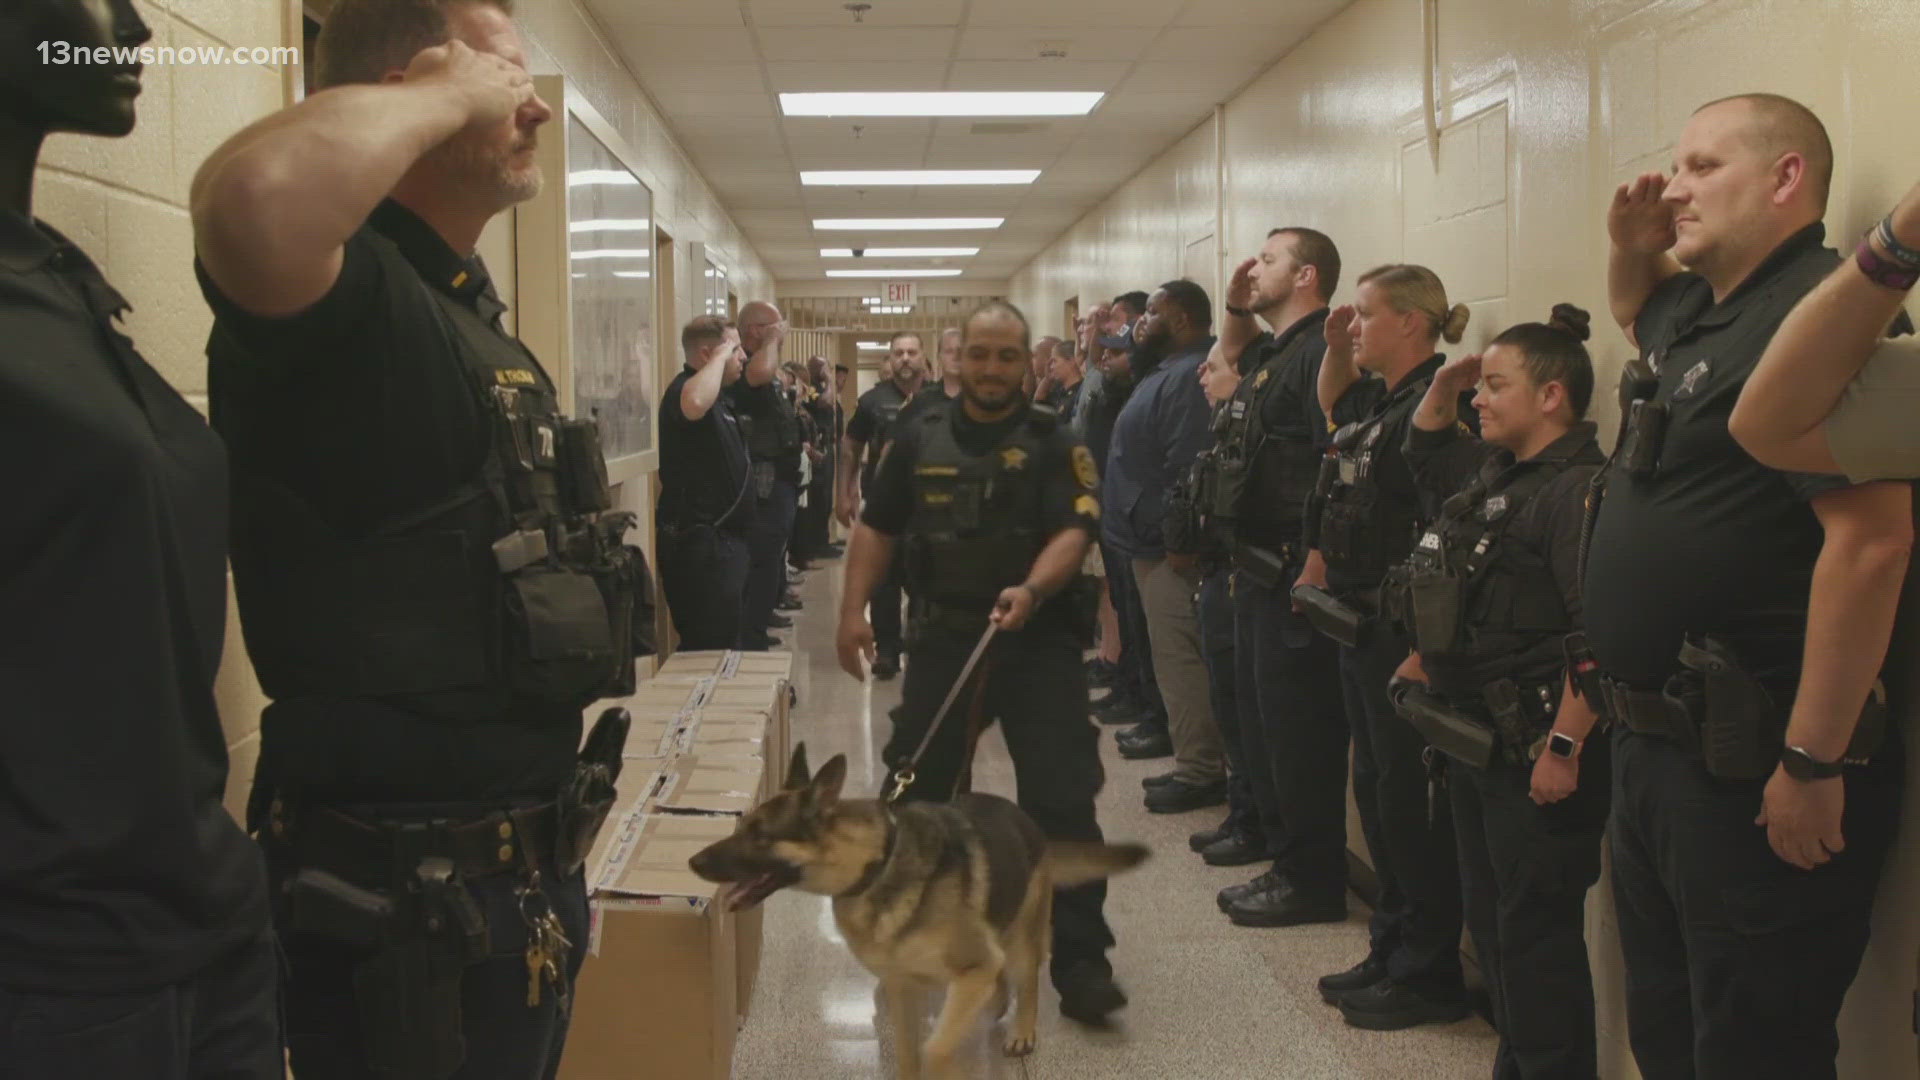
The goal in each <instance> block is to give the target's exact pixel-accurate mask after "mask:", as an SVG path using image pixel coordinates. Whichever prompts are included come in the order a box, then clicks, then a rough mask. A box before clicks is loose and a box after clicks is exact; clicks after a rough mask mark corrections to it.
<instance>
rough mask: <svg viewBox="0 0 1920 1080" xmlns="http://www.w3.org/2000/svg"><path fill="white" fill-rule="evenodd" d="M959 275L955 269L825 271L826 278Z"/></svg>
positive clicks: (958, 271) (959, 272)
mask: <svg viewBox="0 0 1920 1080" xmlns="http://www.w3.org/2000/svg"><path fill="white" fill-rule="evenodd" d="M961 273H962V271H960V270H957V269H956V270H927V269H919V270H829V271H827V276H828V277H877V278H910V277H959V276H960V274H961Z"/></svg>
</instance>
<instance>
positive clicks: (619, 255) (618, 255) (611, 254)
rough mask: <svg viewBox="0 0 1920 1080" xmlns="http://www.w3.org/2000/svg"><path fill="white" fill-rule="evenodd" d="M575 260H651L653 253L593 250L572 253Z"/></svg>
mask: <svg viewBox="0 0 1920 1080" xmlns="http://www.w3.org/2000/svg"><path fill="white" fill-rule="evenodd" d="M573 257H574V258H576V259H651V258H653V252H652V251H650V250H648V249H646V248H593V249H591V250H588V251H576V252H574V253H573Z"/></svg>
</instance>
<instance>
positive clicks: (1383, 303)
mask: <svg viewBox="0 0 1920 1080" xmlns="http://www.w3.org/2000/svg"><path fill="white" fill-rule="evenodd" d="M1467 318H1468V312H1467V309H1466V306H1465V305H1462V304H1455V305H1453V306H1451V307H1449V306H1448V305H1447V294H1446V289H1445V287H1444V286H1442V285H1441V284H1440V279H1439V278H1438V277H1436V276H1435V275H1434V273H1433V271H1431V270H1429V269H1427V268H1426V267H1424V266H1411V265H1390V266H1382V267H1379V268H1377V269H1374V270H1370V271H1368V272H1367V273H1366V274H1365V275H1363V276H1362V277H1361V278H1360V284H1359V291H1358V293H1357V295H1356V297H1355V302H1354V304H1353V305H1352V306H1350V307H1341V308H1339V309H1337V310H1335V311H1334V312H1333V314H1332V315H1330V316H1328V318H1327V322H1326V335H1327V353H1326V357H1325V359H1323V360H1322V361H1321V364H1320V387H1319V394H1320V408H1321V410H1322V411H1323V412H1325V413H1327V414H1328V415H1334V414H1335V413H1336V412H1337V411H1340V410H1341V398H1342V397H1344V396H1345V395H1347V394H1350V393H1362V394H1368V395H1370V396H1371V401H1370V402H1369V403H1368V407H1367V408H1366V409H1365V411H1364V413H1363V415H1364V416H1365V417H1366V418H1365V419H1364V420H1359V421H1356V422H1354V423H1351V424H1347V425H1345V426H1343V427H1342V428H1341V429H1340V431H1339V432H1337V433H1336V434H1335V435H1334V437H1333V451H1334V455H1335V456H1334V457H1331V458H1328V459H1327V461H1326V462H1324V463H1323V472H1322V476H1323V478H1325V479H1326V481H1327V483H1326V485H1325V486H1326V497H1325V500H1324V507H1323V508H1322V509H1321V510H1320V511H1319V512H1318V513H1317V514H1316V513H1315V511H1314V510H1312V509H1310V510H1309V512H1308V516H1309V525H1308V530H1309V532H1308V535H1307V538H1306V539H1307V543H1308V544H1309V546H1310V547H1311V548H1312V550H1311V551H1310V553H1309V555H1308V557H1307V567H1306V570H1305V571H1304V572H1303V573H1302V575H1301V577H1300V587H1296V589H1295V596H1296V597H1298V598H1299V599H1300V604H1301V608H1302V610H1303V612H1304V613H1305V614H1306V615H1307V617H1308V618H1309V619H1311V620H1312V621H1313V623H1314V625H1315V626H1316V627H1318V628H1320V630H1321V631H1322V632H1323V633H1326V634H1328V636H1330V637H1333V638H1334V639H1335V640H1336V641H1339V642H1340V646H1341V647H1340V677H1341V680H1342V690H1343V697H1344V698H1345V700H1346V708H1347V722H1348V723H1349V724H1350V725H1351V726H1352V729H1353V741H1354V747H1353V792H1354V802H1355V803H1356V805H1358V807H1359V809H1360V824H1361V827H1362V828H1363V829H1364V830H1365V833H1366V838H1367V850H1368V851H1369V852H1370V853H1371V854H1372V857H1373V869H1374V873H1375V874H1377V875H1378V876H1379V879H1380V904H1379V906H1378V908H1377V909H1376V910H1375V912H1374V916H1373V923H1372V942H1371V946H1370V948H1369V949H1368V952H1367V956H1366V958H1365V959H1364V960H1362V961H1361V962H1360V963H1358V964H1356V965H1354V966H1353V967H1352V968H1350V969H1349V970H1347V971H1343V972H1340V973H1338V974H1335V975H1328V976H1326V977H1324V978H1322V979H1321V980H1320V991H1321V995H1322V996H1323V997H1325V998H1326V1000H1327V1001H1328V1002H1329V1003H1331V1004H1336V1005H1338V1006H1339V1007H1340V1011H1341V1014H1342V1015H1343V1016H1345V1017H1346V1020H1347V1023H1349V1024H1352V1025H1354V1026H1355V1027H1364V1028H1370V1029H1375V1030H1393V1029H1398V1028H1405V1027H1411V1026H1413V1025H1416V1024H1430V1023H1451V1022H1453V1021H1455V1020H1459V1019H1461V1018H1462V1017H1464V1016H1466V1015H1467V1013H1468V1011H1469V1006H1468V1003H1467V997H1466V989H1465V987H1464V985H1463V984H1462V982H1461V972H1460V871H1459V862H1458V859H1457V857H1456V856H1455V854H1454V845H1453V823H1452V815H1451V814H1449V813H1448V812H1447V807H1446V805H1445V803H1444V802H1439V803H1437V804H1436V803H1435V801H1434V800H1432V799H1430V797H1429V779H1428V772H1427V767H1426V764H1425V761H1424V760H1423V753H1424V751H1425V750H1426V748H1427V744H1426V742H1425V741H1424V740H1423V739H1421V737H1420V734H1419V733H1418V732H1416V731H1414V730H1413V728H1412V727H1411V726H1409V725H1408V723H1407V722H1406V721H1405V720H1403V719H1401V718H1400V716H1399V715H1398V714H1397V713H1395V712H1394V708H1393V703H1392V702H1391V701H1389V700H1388V698H1387V683H1388V682H1389V681H1390V680H1391V679H1392V678H1393V673H1394V671H1395V670H1396V669H1398V668H1399V666H1400V664H1401V662H1402V661H1404V660H1405V659H1406V657H1407V646H1406V643H1405V642H1404V641H1402V640H1400V635H1399V634H1398V633H1397V632H1396V631H1395V630H1394V628H1393V626H1392V625H1391V624H1390V623H1389V622H1387V621H1385V620H1382V619H1380V618H1379V615H1380V607H1379V594H1380V586H1381V583H1382V581H1383V580H1384V579H1385V577H1386V574H1387V570H1388V569H1389V568H1390V567H1393V566H1395V565H1397V564H1398V563H1400V562H1401V561H1402V560H1404V559H1405V558H1406V557H1407V555H1408V553H1409V552H1410V551H1411V550H1412V548H1413V541H1414V537H1415V530H1416V528H1417V527H1418V525H1419V524H1420V522H1421V521H1422V520H1423V519H1424V517H1425V516H1426V515H1425V513H1424V512H1423V509H1422V505H1421V501H1420V492H1419V488H1418V486H1417V485H1416V484H1415V483H1414V479H1413V469H1412V466H1411V465H1410V464H1408V462H1407V458H1406V452H1405V445H1406V440H1407V429H1408V428H1409V427H1410V426H1411V425H1412V422H1413V411H1414V409H1415V408H1416V407H1417V406H1418V405H1419V404H1420V400H1421V398H1422V397H1423V396H1424V395H1425V394H1426V392H1427V384H1428V382H1429V381H1430V380H1431V379H1432V378H1433V373H1434V372H1435V371H1437V370H1439V368H1440V365H1441V363H1442V362H1444V361H1445V360H1446V357H1444V356H1441V355H1439V354H1438V353H1435V352H1434V351H1433V348H1434V345H1435V343H1436V342H1438V341H1439V340H1440V339H1441V338H1443V337H1444V338H1445V339H1446V340H1447V341H1449V342H1456V341H1459V340H1460V336H1461V334H1462V333H1463V332H1464V331H1465V330H1466V325H1467ZM1356 364H1357V365H1358V366H1357V367H1356ZM1361 368H1365V369H1366V370H1367V371H1369V372H1372V373H1373V374H1375V375H1377V376H1379V378H1378V379H1377V380H1369V381H1368V382H1365V383H1362V382H1361V375H1360V369H1361ZM1347 407H1349V408H1351V407H1353V405H1352V404H1349V405H1348V406H1347ZM1317 490H1318V489H1316V491H1317ZM1316 518H1317V526H1316V525H1315V524H1314V519H1316Z"/></svg>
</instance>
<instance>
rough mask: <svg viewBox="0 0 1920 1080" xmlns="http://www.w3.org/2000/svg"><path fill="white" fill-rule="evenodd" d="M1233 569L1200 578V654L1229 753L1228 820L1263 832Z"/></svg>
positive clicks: (1230, 825) (1209, 698) (1217, 723)
mask: <svg viewBox="0 0 1920 1080" xmlns="http://www.w3.org/2000/svg"><path fill="white" fill-rule="evenodd" d="M1232 578H1233V573H1232V571H1230V570H1214V571H1212V572H1210V573H1208V574H1207V575H1206V576H1204V577H1202V578H1201V579H1200V593H1199V597H1198V600H1197V601H1196V603H1195V605H1194V608H1195V613H1196V614H1197V616H1198V618H1197V620H1196V621H1197V623H1198V625H1199V628H1200V659H1201V660H1202V661H1203V662H1205V663H1206V665H1207V702H1208V704H1209V705H1211V706H1212V708H1213V722H1214V726H1215V727H1218V728H1219V729H1220V741H1221V743H1222V744H1223V746H1222V748H1223V749H1224V750H1225V751H1226V755H1227V824H1226V827H1227V828H1229V829H1231V830H1233V831H1235V832H1239V833H1245V834H1250V835H1253V836H1260V835H1262V832H1261V823H1260V817H1259V814H1258V812H1257V811H1256V809H1255V807H1254V805H1253V790H1252V787H1251V785H1250V784H1249V782H1248V777H1247V765H1246V762H1245V761H1244V760H1242V758H1241V752H1240V746H1241V739H1240V706H1239V702H1238V700H1237V693H1236V687H1235V685H1234V641H1233V623H1234V616H1233V612H1234V596H1233V582H1232Z"/></svg>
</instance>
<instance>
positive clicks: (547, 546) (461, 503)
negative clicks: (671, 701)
mask: <svg viewBox="0 0 1920 1080" xmlns="http://www.w3.org/2000/svg"><path fill="white" fill-rule="evenodd" d="M427 292H428V293H429V294H430V295H432V296H433V298H434V300H435V301H436V302H437V303H438V304H439V305H440V309H441V310H442V312H444V313H445V315H446V317H447V323H448V329H449V331H450V332H451V333H452V335H453V336H454V338H455V339H456V340H457V342H458V343H459V344H460V345H461V346H462V347H461V348H460V350H459V352H460V355H461V357H462V359H463V361H464V363H465V364H466V368H467V370H466V372H465V374H466V375H467V377H468V381H469V383H470V385H471V387H472V389H473V391H474V393H473V397H472V399H471V404H472V407H473V408H474V409H475V410H476V411H477V413H478V414H479V415H481V416H484V417H485V418H486V423H485V425H484V429H485V431H486V432H487V436H486V439H485V446H484V447H475V448H474V450H475V451H476V456H477V457H479V458H480V463H479V466H478V468H477V470H476V475H474V476H473V477H471V478H470V479H469V480H468V481H467V482H465V483H463V484H461V485H460V486H459V487H458V488H456V489H455V490H454V491H452V492H450V493H449V495H448V497H447V498H445V499H442V500H441V501H439V502H437V503H434V504H432V505H429V506H424V507H421V508H419V509H417V510H415V511H413V512H410V513H406V514H402V515H398V516H395V517H393V518H390V519H388V520H386V521H383V522H381V523H380V524H379V525H377V526H376V527H374V528H372V529H370V530H368V531H367V533H366V534H365V535H343V534H341V533H340V532H338V531H337V530H335V529H334V528H333V527H332V526H330V525H329V524H328V523H326V522H324V521H323V520H322V519H321V517H320V516H319V515H318V514H317V513H316V512H315V511H314V509H313V508H312V507H311V506H309V505H308V504H307V503H306V502H305V501H304V500H303V499H301V498H300V497H299V496H297V495H296V494H294V493H293V492H292V491H290V490H288V489H287V488H285V487H284V486H281V485H279V484H277V483H275V482H273V481H270V480H267V479H264V478H261V477H253V476H246V475H239V476H237V477H236V482H237V484H238V486H239V488H240V491H241V497H240V498H238V499H236V500H235V530H236V536H237V537H244V538H245V540H244V542H241V543H236V545H235V547H234V557H233V563H234V581H235V589H236V592H237V593H238V595H239V597H240V600H241V602H242V604H243V607H244V610H245V612H246V617H245V631H246V640H247V649H248V652H249V654H250V655H251V657H252V659H253V665H254V668H255V670H256V672H257V673H258V674H259V677H260V684H261V686H262V687H263V688H264V689H265V690H266V692H267V694H268V695H269V696H270V697H273V698H277V699H284V698H298V697H309V696H330V697H331V696H348V697H352V696H399V695H418V694H432V693H439V692H446V691H463V692H467V693H471V694H477V695H478V698H477V700H478V701H479V702H482V703H484V704H483V705H482V707H485V708H490V709H491V710H493V711H494V713H495V714H496V715H502V714H508V713H510V711H511V708H512V705H513V703H514V702H516V701H526V700H531V701H535V702H548V703H565V704H569V705H574V706H575V707H585V706H586V705H587V704H588V703H590V702H592V701H593V700H594V699H596V698H600V697H607V696H615V695H619V694H624V693H629V692H631V691H632V689H633V686H634V658H635V656H636V655H641V654H644V653H646V652H650V651H652V650H651V635H652V626H653V613H652V607H653V605H652V599H651V581H650V576H649V573H648V570H647V566H646V560H645V557H644V555H643V554H642V553H641V552H640V551H639V549H637V548H633V547H630V546H627V545H625V544H623V543H622V542H621V537H622V536H623V535H624V534H625V533H626V531H627V529H629V528H631V527H632V525H633V515H632V514H630V513H625V512H612V511H611V510H610V507H611V498H610V495H609V492H608V489H607V474H606V462H605V460H604V458H603V457H602V456H601V451H600V441H599V433H598V428H597V425H595V424H594V423H593V421H591V420H568V419H565V418H563V417H562V416H561V415H560V411H559V406H558V401H557V399H556V397H555V394H554V389H553V384H552V381H551V380H550V379H549V378H548V376H547V374H546V372H545V371H544V370H543V369H541V367H540V365H539V362H538V361H537V360H535V359H534V357H533V355H532V354H531V353H529V352H527V350H526V348H525V347H524V346H522V345H520V344H519V342H517V341H514V340H513V339H511V338H509V337H507V336H505V335H504V334H502V333H500V332H499V331H497V330H495V329H494V328H493V327H492V326H491V325H489V324H488V322H487V321H486V320H484V319H483V318H482V317H481V316H480V315H479V314H478V313H476V312H475V311H474V310H473V309H472V308H470V307H468V306H467V305H466V304H465V303H463V302H461V301H460V300H457V299H455V298H453V297H451V296H448V295H446V294H444V293H442V292H441V291H440V290H438V289H434V288H428V289H427ZM503 342H505V343H509V344H510V346H511V349H512V351H513V352H517V353H518V354H519V355H518V357H517V358H513V359H512V360H511V363H512V366H511V368H509V367H508V366H506V364H505V363H503V358H502V354H503V352H507V350H503V349H502V347H501V346H502V343H503ZM529 375H531V378H530V377H529ZM547 715H551V710H548V711H547Z"/></svg>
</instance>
